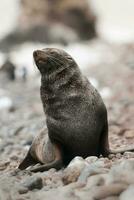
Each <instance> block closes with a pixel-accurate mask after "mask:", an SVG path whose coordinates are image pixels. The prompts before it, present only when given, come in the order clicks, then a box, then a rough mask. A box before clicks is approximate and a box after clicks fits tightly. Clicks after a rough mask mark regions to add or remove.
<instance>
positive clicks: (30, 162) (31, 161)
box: [18, 150, 38, 170]
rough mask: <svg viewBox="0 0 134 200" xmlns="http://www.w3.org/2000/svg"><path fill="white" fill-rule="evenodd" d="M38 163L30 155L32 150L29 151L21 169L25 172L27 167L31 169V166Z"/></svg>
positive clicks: (21, 164) (20, 166)
mask: <svg viewBox="0 0 134 200" xmlns="http://www.w3.org/2000/svg"><path fill="white" fill-rule="evenodd" d="M37 163H38V162H37V161H36V160H35V159H34V158H33V157H32V156H31V154H30V150H29V151H28V153H27V155H26V157H25V158H24V160H23V161H22V162H21V163H20V165H19V167H18V168H19V169H21V170H23V169H26V168H27V167H29V166H30V165H35V164H37Z"/></svg>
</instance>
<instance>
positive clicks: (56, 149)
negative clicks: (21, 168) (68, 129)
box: [29, 143, 63, 172]
mask: <svg viewBox="0 0 134 200" xmlns="http://www.w3.org/2000/svg"><path fill="white" fill-rule="evenodd" d="M51 144H52V146H53V148H51V151H53V153H54V154H55V158H54V159H53V160H51V162H50V161H49V162H47V163H46V162H44V164H42V165H40V166H38V167H37V166H36V167H31V168H30V169H29V170H30V171H31V172H43V171H47V170H49V169H51V168H55V169H57V170H59V169H61V168H62V167H63V155H62V148H61V146H59V145H57V144H55V143H51ZM50 153H52V152H50Z"/></svg>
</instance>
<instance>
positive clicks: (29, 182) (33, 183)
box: [23, 176, 43, 190]
mask: <svg viewBox="0 0 134 200" xmlns="http://www.w3.org/2000/svg"><path fill="white" fill-rule="evenodd" d="M23 186H24V187H26V188H28V189H29V190H34V189H41V188H42V187H43V183H42V179H41V177H36V176H33V177H29V178H27V179H26V180H25V182H24V183H23Z"/></svg>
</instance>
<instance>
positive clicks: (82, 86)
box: [19, 48, 133, 172]
mask: <svg viewBox="0 0 134 200" xmlns="http://www.w3.org/2000/svg"><path fill="white" fill-rule="evenodd" d="M33 57H34V60H35V63H36V65H37V68H38V69H39V71H40V73H41V88H40V93H41V100H42V104H43V108H44V112H45V114H46V124H47V131H42V132H41V133H40V134H39V135H38V136H37V137H36V138H35V139H34V141H33V143H32V145H31V148H30V150H29V152H28V154H27V156H26V158H25V159H24V160H23V161H22V163H21V164H20V165H19V168H20V169H25V168H27V167H28V166H30V165H31V164H35V163H39V162H40V163H41V164H42V165H41V166H39V167H33V168H31V171H34V172H36V171H45V170H48V169H50V168H52V167H54V168H56V169H60V168H61V167H62V166H63V165H67V164H68V163H69V162H70V161H71V159H72V158H74V157H75V156H82V157H83V158H85V157H88V156H100V155H103V156H108V155H109V154H110V153H118V152H120V153H123V152H124V151H126V150H123V151H115V152H113V151H111V150H110V149H109V142H108V121H107V109H106V107H105V105H104V103H103V100H102V98H101V96H100V95H99V93H98V92H97V90H96V89H95V88H94V87H93V86H92V85H91V83H90V82H89V81H88V80H87V78H86V77H84V76H83V75H82V73H81V71H80V69H79V67H78V65H77V63H76V62H75V60H74V59H73V58H72V57H71V56H70V55H69V54H68V53H66V52H65V51H63V50H60V49H56V48H46V49H43V50H37V51H34V53H33ZM45 132H46V133H45ZM46 138H47V139H46ZM129 150H130V149H129ZM131 150H132V149H131ZM132 151H133V150H132Z"/></svg>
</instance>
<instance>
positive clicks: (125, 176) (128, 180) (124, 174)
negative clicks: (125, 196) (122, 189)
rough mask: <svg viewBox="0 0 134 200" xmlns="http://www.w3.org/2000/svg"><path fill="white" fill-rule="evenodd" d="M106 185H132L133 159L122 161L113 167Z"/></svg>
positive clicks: (133, 177)
mask: <svg viewBox="0 0 134 200" xmlns="http://www.w3.org/2000/svg"><path fill="white" fill-rule="evenodd" d="M107 183H125V184H134V159H132V160H124V161H122V162H121V163H117V164H116V165H114V166H113V167H112V168H111V170H110V173H109V177H108V179H107Z"/></svg>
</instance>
